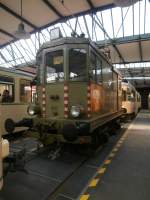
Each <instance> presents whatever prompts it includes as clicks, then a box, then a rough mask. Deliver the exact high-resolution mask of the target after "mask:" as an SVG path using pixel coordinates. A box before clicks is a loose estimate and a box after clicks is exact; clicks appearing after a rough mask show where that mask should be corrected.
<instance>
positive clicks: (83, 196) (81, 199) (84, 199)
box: [80, 194, 90, 200]
mask: <svg viewBox="0 0 150 200" xmlns="http://www.w3.org/2000/svg"><path fill="white" fill-rule="evenodd" d="M89 197H90V195H89V194H84V195H82V196H81V197H80V200H88V199H89Z"/></svg>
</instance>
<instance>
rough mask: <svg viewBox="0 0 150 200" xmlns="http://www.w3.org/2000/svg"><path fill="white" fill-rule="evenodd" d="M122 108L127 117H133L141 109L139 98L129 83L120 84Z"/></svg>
mask: <svg viewBox="0 0 150 200" xmlns="http://www.w3.org/2000/svg"><path fill="white" fill-rule="evenodd" d="M122 108H123V109H124V110H125V113H126V115H129V116H135V115H136V114H137V113H138V111H139V110H140V108H141V96H140V94H139V93H138V92H137V91H136V89H135V87H134V86H133V85H131V84H130V83H129V82H122Z"/></svg>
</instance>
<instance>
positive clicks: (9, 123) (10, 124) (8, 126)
mask: <svg viewBox="0 0 150 200" xmlns="http://www.w3.org/2000/svg"><path fill="white" fill-rule="evenodd" d="M32 126H33V120H32V119H29V118H24V119H22V120H21V121H19V122H14V121H13V120H12V119H10V118H8V119H6V121H5V130H6V131H7V132H8V133H13V132H14V130H15V128H16V127H28V128H31V127H32Z"/></svg>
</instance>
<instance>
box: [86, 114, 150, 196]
mask: <svg viewBox="0 0 150 200" xmlns="http://www.w3.org/2000/svg"><path fill="white" fill-rule="evenodd" d="M85 194H86V192H85ZM85 199H86V198H85ZM87 199H90V200H99V199H102V200H120V199H121V200H148V199H150V112H149V111H146V110H143V111H141V112H140V113H139V114H138V115H137V117H136V119H135V120H134V121H133V122H132V124H131V125H130V126H129V129H128V130H127V137H126V139H125V141H124V143H123V144H122V145H121V147H120V148H119V151H118V152H117V153H116V155H115V157H114V158H113V159H112V162H111V163H110V165H109V166H108V168H107V170H106V172H105V173H104V175H103V176H102V177H101V179H100V180H99V182H98V184H97V185H96V187H93V188H91V189H90V190H89V197H87Z"/></svg>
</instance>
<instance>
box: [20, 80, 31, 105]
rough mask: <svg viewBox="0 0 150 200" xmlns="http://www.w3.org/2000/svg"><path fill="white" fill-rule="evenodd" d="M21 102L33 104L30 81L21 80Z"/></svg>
mask: <svg viewBox="0 0 150 200" xmlns="http://www.w3.org/2000/svg"><path fill="white" fill-rule="evenodd" d="M20 102H22V103H30V102H31V86H30V81H29V80H24V79H21V80H20Z"/></svg>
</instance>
